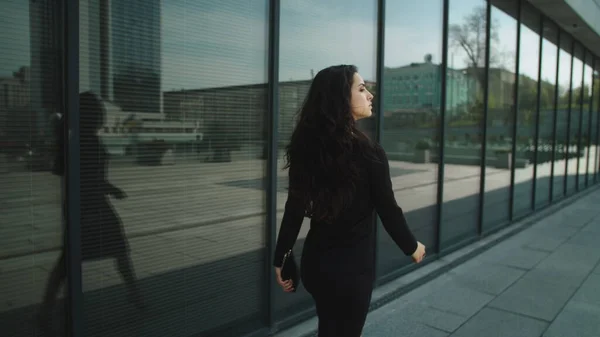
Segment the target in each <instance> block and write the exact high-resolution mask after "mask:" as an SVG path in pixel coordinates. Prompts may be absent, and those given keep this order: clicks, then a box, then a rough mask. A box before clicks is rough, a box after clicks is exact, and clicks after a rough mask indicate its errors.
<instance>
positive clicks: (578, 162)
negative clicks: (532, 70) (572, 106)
mask: <svg viewBox="0 0 600 337" xmlns="http://www.w3.org/2000/svg"><path fill="white" fill-rule="evenodd" d="M579 46H580V47H581V49H582V52H583V58H582V59H581V63H582V65H581V83H580V84H581V88H580V89H579V100H578V101H579V102H578V103H579V123H578V125H577V154H578V155H577V172H576V174H575V191H577V192H579V190H580V189H579V176H580V174H579V170H580V167H581V157H579V153H581V128H582V127H583V124H582V123H583V89H584V87H583V86H584V84H585V58H586V55H587V49H586V48H585V46H583V45H581V44H579ZM573 53H575V49H573ZM573 57H575V55H573ZM571 77H573V76H571Z"/></svg>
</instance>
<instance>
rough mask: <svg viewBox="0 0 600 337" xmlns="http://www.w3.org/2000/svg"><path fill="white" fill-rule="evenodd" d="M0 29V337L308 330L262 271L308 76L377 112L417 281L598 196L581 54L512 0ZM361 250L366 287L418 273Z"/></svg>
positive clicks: (288, 4) (40, 7)
mask: <svg viewBox="0 0 600 337" xmlns="http://www.w3.org/2000/svg"><path fill="white" fill-rule="evenodd" d="M0 9H1V10H0V18H1V19H2V20H0V27H1V28H2V29H0V43H1V44H2V46H3V48H2V49H1V50H0V144H1V145H0V190H1V191H2V192H1V193H0V220H1V223H0V276H1V277H0V282H1V283H0V284H1V285H2V287H1V288H0V289H2V290H0V298H2V301H1V302H0V304H1V305H0V326H2V329H3V332H4V331H7V333H6V335H7V336H16V337H21V336H23V337H25V336H28V337H29V336H31V337H33V336H39V335H41V334H42V333H46V334H47V335H56V336H67V335H73V336H75V337H78V336H114V337H121V336H123V337H124V336H181V337H188V336H220V337H222V336H241V335H244V334H247V333H253V332H256V336H266V335H268V333H270V332H273V331H278V330H281V329H284V328H286V327H289V326H291V325H294V324H296V323H298V322H300V321H301V320H303V319H306V318H309V317H311V316H312V315H314V307H313V302H312V299H311V298H310V296H309V295H308V293H307V292H306V291H305V290H304V288H303V287H302V286H301V287H300V288H299V289H298V292H296V293H294V294H286V293H284V292H282V291H280V289H279V288H278V286H277V285H276V284H275V283H274V274H273V268H272V261H271V258H272V253H273V249H274V247H273V246H274V244H275V240H276V235H277V232H278V230H279V225H280V222H281V219H282V216H283V208H284V203H285V199H286V196H287V194H286V192H287V189H286V188H287V172H286V171H285V170H284V169H283V165H284V158H283V154H284V150H285V146H286V144H287V143H288V141H289V138H290V135H291V132H292V130H293V128H294V125H295V117H296V113H297V112H298V110H299V109H300V107H301V105H302V103H303V101H304V98H305V96H306V93H307V90H308V88H309V86H310V83H311V80H312V78H313V77H314V75H315V74H316V73H317V72H318V71H319V70H321V69H323V68H325V67H327V66H329V65H333V64H340V63H349V64H355V65H356V66H357V67H358V69H359V71H360V73H361V75H362V76H363V78H364V79H365V81H366V82H367V87H368V89H369V91H370V92H372V93H373V94H374V95H375V100H374V112H375V113H374V115H373V116H372V117H371V118H368V119H365V120H361V122H360V123H361V124H360V127H361V128H362V130H364V131H365V132H366V133H367V134H368V135H369V136H370V137H371V138H372V139H374V140H376V141H378V142H380V143H381V144H382V145H383V147H384V148H385V150H386V152H387V155H388V159H389V165H390V173H391V179H392V183H393V187H394V190H395V192H396V199H397V201H398V203H399V205H400V206H401V207H402V208H403V210H404V212H405V214H406V217H407V220H408V222H409V225H410V227H411V229H412V230H413V232H414V233H415V235H416V236H417V238H418V239H419V240H420V241H421V242H423V243H424V244H425V245H426V246H427V247H428V252H429V254H428V255H430V258H429V261H435V260H436V259H437V258H441V257H443V256H445V255H446V254H448V253H450V252H452V251H453V250H455V249H457V248H461V247H464V246H465V245H468V244H470V243H471V242H474V241H476V240H478V239H479V238H481V237H482V236H485V235H488V234H490V233H492V232H494V231H497V230H499V229H501V228H503V227H506V226H510V224H511V223H513V222H515V221H517V220H519V219H520V218H522V217H524V216H527V215H530V214H532V213H534V212H536V211H538V210H540V209H542V208H543V207H546V206H548V205H551V204H553V203H554V202H556V201H557V200H560V199H562V198H565V197H568V196H571V195H573V194H575V193H577V192H579V191H581V190H584V189H586V188H588V187H590V186H593V185H594V184H596V183H597V182H598V179H599V172H600V163H599V161H600V151H598V144H599V141H600V139H599V138H600V137H599V136H600V118H599V114H600V103H599V102H600V75H599V73H600V58H599V55H595V54H594V53H592V51H590V50H588V49H587V48H586V46H584V45H583V44H581V42H580V41H578V40H577V38H576V37H574V36H572V35H570V34H568V33H566V32H564V31H563V30H561V29H560V28H559V27H558V25H556V24H555V23H554V22H553V21H552V20H551V19H550V18H548V17H546V16H544V15H542V13H541V12H540V11H539V10H538V9H536V8H535V7H533V6H532V5H530V4H529V3H528V2H526V1H523V0H508V1H491V2H490V1H486V0H423V1H421V2H418V3H417V2H414V1H409V0H398V1H384V0H369V1H366V2H365V1H362V2H359V1H356V0H336V1H317V0H302V1H293V0H259V1H243V0H233V1H226V2H215V1H205V0H198V1H180V0H144V1H142V0H80V1H74V0H65V1H50V0H36V1H17V0H7V1H3V2H1V3H0ZM73 24H75V26H73ZM306 225H308V220H307V222H306ZM376 230H377V239H376V240H377V242H376V245H377V254H376V261H374V263H375V264H376V271H377V279H378V282H377V283H378V285H382V284H384V283H385V282H387V281H389V280H391V279H394V278H396V277H398V276H400V275H403V274H406V273H410V272H411V271H412V270H413V269H415V268H420V267H421V265H414V264H412V263H411V261H410V259H408V258H407V257H405V256H404V255H403V254H402V253H401V251H400V250H399V248H398V247H397V246H396V245H395V244H394V243H393V241H392V240H391V239H390V237H389V236H388V234H387V233H386V232H385V230H384V229H383V227H382V226H376ZM307 231H308V226H303V229H302V230H301V232H300V236H299V239H298V241H297V243H296V245H295V247H294V249H295V251H296V254H297V255H298V257H300V256H301V254H302V246H303V242H304V238H305V237H306V234H307ZM3 335H4V334H3Z"/></svg>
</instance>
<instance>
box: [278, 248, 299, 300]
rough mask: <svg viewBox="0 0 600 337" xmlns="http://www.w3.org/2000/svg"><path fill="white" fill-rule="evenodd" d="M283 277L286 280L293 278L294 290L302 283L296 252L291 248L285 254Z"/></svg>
mask: <svg viewBox="0 0 600 337" xmlns="http://www.w3.org/2000/svg"><path fill="white" fill-rule="evenodd" d="M281 279H282V280H284V281H287V280H292V284H293V290H292V292H296V290H297V289H298V285H300V272H299V270H298V264H297V263H296V259H295V258H294V252H292V250H291V249H290V250H289V251H288V252H287V253H286V254H285V255H284V256H283V262H282V264H281Z"/></svg>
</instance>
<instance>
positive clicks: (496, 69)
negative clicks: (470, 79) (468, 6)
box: [483, 1, 528, 231]
mask: <svg viewBox="0 0 600 337" xmlns="http://www.w3.org/2000/svg"><path fill="white" fill-rule="evenodd" d="M504 6H505V7H502V8H500V7H496V6H492V13H491V23H492V25H491V27H490V64H489V73H488V105H487V111H488V113H487V120H486V125H487V144H486V153H485V156H484V159H485V162H484V165H485V166H486V170H485V196H484V199H483V200H484V208H483V214H484V216H483V230H484V231H488V230H490V229H493V228H495V227H497V226H500V225H503V224H506V223H508V221H509V219H510V193H511V191H510V184H511V166H512V165H513V164H514V165H515V169H516V168H525V167H526V166H527V165H528V163H527V162H526V161H525V160H524V158H523V155H522V152H521V151H519V150H518V151H517V153H516V154H515V160H514V163H511V161H512V157H513V156H512V144H513V142H514V139H513V126H514V123H515V120H514V116H515V82H516V75H515V74H516V71H517V69H516V65H517V64H516V62H517V61H518V60H517V59H516V56H517V20H516V19H514V18H513V17H512V16H511V15H515V14H516V13H517V6H518V2H517V1H506V2H505V3H504Z"/></svg>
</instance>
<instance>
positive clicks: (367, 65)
mask: <svg viewBox="0 0 600 337" xmlns="http://www.w3.org/2000/svg"><path fill="white" fill-rule="evenodd" d="M82 1H97V0H82ZM113 1H114V0H113ZM119 1H121V0H119ZM0 3H1V6H2V8H3V9H8V10H5V11H3V12H2V13H1V14H0V19H1V20H0V22H2V23H1V24H0V26H2V29H0V43H1V45H2V46H4V48H3V52H2V54H0V59H1V62H0V76H10V74H12V72H13V71H16V70H17V69H18V68H19V66H21V65H25V64H28V63H29V59H30V56H29V54H30V51H29V38H28V37H29V25H28V21H29V15H28V11H29V9H28V6H29V5H28V1H23V0H0ZM386 3H387V8H386V18H385V21H386V26H385V42H386V43H385V54H384V63H385V66H386V67H397V66H403V65H406V64H409V63H411V62H422V61H423V59H424V56H425V55H426V54H432V56H433V62H434V63H440V62H441V60H442V55H441V52H442V29H443V27H442V1H441V0H420V1H418V2H417V1H413V0H396V1H387V2H386ZM484 4H485V1H483V0H451V1H450V23H461V22H462V21H463V20H464V17H465V16H466V15H468V14H469V13H471V12H472V11H473V9H474V8H476V7H477V6H483V5H484ZM81 8H87V6H81ZM493 19H494V20H495V21H496V22H497V23H498V26H499V38H500V42H499V44H498V45H497V46H496V47H498V48H499V49H500V50H503V51H509V52H510V51H512V53H514V51H515V50H516V43H517V41H516V36H515V34H516V30H517V27H516V21H515V20H514V19H512V18H510V17H509V16H508V15H506V14H504V13H502V12H500V11H494V12H493ZM83 21H84V20H82V24H83ZM161 22H162V23H161V56H162V58H161V59H162V63H161V68H162V69H161V72H162V90H165V91H167V90H174V89H175V90H180V89H198V88H206V87H215V86H228V85H240V84H252V83H265V82H266V81H267V65H268V63H267V62H268V60H267V50H268V33H269V32H268V28H269V27H268V1H266V0H229V1H214V0H210V1H209V0H162V5H161ZM280 24H281V28H280V42H279V44H280V50H279V53H280V64H279V69H280V72H279V78H280V80H281V81H287V80H303V79H310V78H311V70H313V71H314V72H315V73H316V72H318V71H319V70H320V69H322V68H325V67H327V66H329V65H333V64H340V63H351V64H355V65H357V66H358V68H359V71H360V73H361V75H362V76H363V78H365V79H366V80H374V79H375V72H376V68H375V67H376V47H377V46H376V44H377V1H376V0H330V1H323V0H301V1H300V0H281V20H280ZM82 31H84V30H82ZM523 31H524V34H523V37H522V43H521V47H522V50H521V52H522V56H523V57H521V60H520V62H521V64H520V66H521V71H522V72H523V73H525V74H527V75H529V76H531V77H536V75H537V61H538V57H537V53H538V51H537V46H538V39H537V35H535V34H534V33H532V32H531V31H529V30H528V29H524V30H523ZM86 38H88V37H86V36H82V39H86ZM82 45H86V44H85V43H82ZM90 45H92V44H90ZM551 52H552V51H551V50H550V49H545V50H544V57H548V58H552V57H555V55H550V54H551ZM84 54H85V53H82V55H84ZM546 54H548V55H546ZM454 66H455V67H457V68H460V67H464V66H465V63H464V52H463V51H461V50H454ZM552 67H553V64H552V63H551V62H544V63H543V65H542V70H543V73H544V74H546V73H547V74H553V73H554V69H553V68H552ZM562 71H568V67H566V68H564V69H563V68H561V72H562ZM82 73H85V72H82ZM92 73H93V72H92ZM577 76H578V77H577ZM577 76H576V79H578V80H581V75H580V74H578V75H577ZM563 77H564V76H563ZM561 78H562V77H561Z"/></svg>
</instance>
